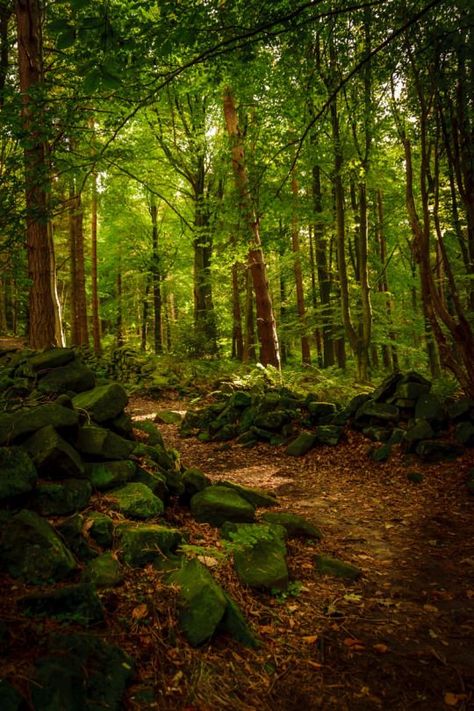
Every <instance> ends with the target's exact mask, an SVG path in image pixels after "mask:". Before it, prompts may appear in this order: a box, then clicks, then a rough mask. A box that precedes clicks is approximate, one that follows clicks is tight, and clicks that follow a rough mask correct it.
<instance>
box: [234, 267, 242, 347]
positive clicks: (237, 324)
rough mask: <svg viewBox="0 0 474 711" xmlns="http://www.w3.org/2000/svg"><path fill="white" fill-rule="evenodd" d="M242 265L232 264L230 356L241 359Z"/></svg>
mask: <svg viewBox="0 0 474 711" xmlns="http://www.w3.org/2000/svg"><path fill="white" fill-rule="evenodd" d="M241 271H242V265H241V264H239V262H235V263H234V264H233V265H232V358H237V360H240V361H242V360H243V355H244V340H243V333H242V310H241V308H240V274H241Z"/></svg>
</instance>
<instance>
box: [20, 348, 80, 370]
mask: <svg viewBox="0 0 474 711" xmlns="http://www.w3.org/2000/svg"><path fill="white" fill-rule="evenodd" d="M75 357H76V354H75V353H74V351H73V350H72V348H51V349H50V350H47V351H43V352H42V353H37V354H36V355H33V356H31V357H30V358H29V359H28V366H29V368H30V369H31V370H32V371H33V372H34V373H38V372H39V371H41V370H50V369H51V368H60V367H61V366H64V365H67V364H68V363H70V362H71V361H73V360H74V358H75Z"/></svg>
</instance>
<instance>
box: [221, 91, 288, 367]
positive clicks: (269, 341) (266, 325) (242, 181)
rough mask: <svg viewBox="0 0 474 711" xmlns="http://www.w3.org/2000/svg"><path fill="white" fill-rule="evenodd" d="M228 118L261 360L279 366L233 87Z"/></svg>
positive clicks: (226, 96) (226, 101) (226, 105)
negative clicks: (247, 247)
mask: <svg viewBox="0 0 474 711" xmlns="http://www.w3.org/2000/svg"><path fill="white" fill-rule="evenodd" d="M224 117H225V122H226V127H227V132H228V134H229V138H230V142H231V150H232V168H233V171H234V179H235V186H236V189H237V192H238V194H239V198H240V210H241V215H242V218H243V221H244V224H245V227H246V231H247V238H248V241H249V243H250V249H249V253H248V266H249V269H250V274H251V275H252V282H253V288H254V291H255V302H256V310H257V332H258V340H259V345H260V360H261V362H262V364H263V365H273V366H274V367H275V368H278V369H279V368H280V352H279V346H278V337H277V331H276V323H275V318H274V315H273V307H272V301H271V297H270V288H269V285H268V280H267V276H266V267H265V260H264V256H263V250H262V244H261V240H260V231H259V220H258V217H257V215H256V212H255V208H254V205H253V201H252V196H251V194H250V189H249V184H248V175H247V168H246V165H245V153H244V146H243V140H242V136H241V133H240V129H239V123H238V118H237V110H236V108H235V102H234V97H233V95H232V92H231V90H230V89H229V88H227V89H226V90H225V92H224Z"/></svg>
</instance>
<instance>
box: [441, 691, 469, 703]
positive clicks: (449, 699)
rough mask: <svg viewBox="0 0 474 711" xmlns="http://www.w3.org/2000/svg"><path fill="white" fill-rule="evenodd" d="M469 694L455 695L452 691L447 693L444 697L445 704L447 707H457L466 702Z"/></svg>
mask: <svg viewBox="0 0 474 711" xmlns="http://www.w3.org/2000/svg"><path fill="white" fill-rule="evenodd" d="M466 699H467V694H453V693H452V691H447V692H446V693H445V695H444V703H445V704H446V706H457V704H458V703H459V702H460V701H465V700H466Z"/></svg>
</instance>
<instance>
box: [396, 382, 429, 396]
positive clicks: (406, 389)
mask: <svg viewBox="0 0 474 711" xmlns="http://www.w3.org/2000/svg"><path fill="white" fill-rule="evenodd" d="M430 388H431V383H429V382H428V381H426V382H425V383H418V382H413V381H406V382H404V381H403V379H402V381H400V382H399V383H398V385H397V389H396V391H395V398H396V399H398V400H414V401H416V400H418V398H419V397H422V396H424V395H426V394H427V393H428V392H429V391H430Z"/></svg>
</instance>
